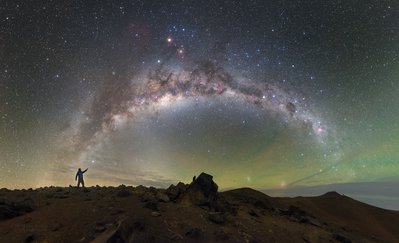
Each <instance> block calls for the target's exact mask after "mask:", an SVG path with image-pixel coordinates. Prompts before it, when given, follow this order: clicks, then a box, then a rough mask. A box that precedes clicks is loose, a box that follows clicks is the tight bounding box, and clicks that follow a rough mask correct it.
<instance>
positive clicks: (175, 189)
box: [165, 182, 188, 201]
mask: <svg viewBox="0 0 399 243" xmlns="http://www.w3.org/2000/svg"><path fill="white" fill-rule="evenodd" d="M187 187H188V186H187V185H186V184H184V183H183V182H179V183H177V185H176V186H175V185H170V186H169V188H168V189H166V191H165V193H166V195H167V196H168V197H169V200H170V201H175V200H176V199H177V198H178V197H179V196H180V195H181V194H182V193H184V192H186V190H187Z"/></svg>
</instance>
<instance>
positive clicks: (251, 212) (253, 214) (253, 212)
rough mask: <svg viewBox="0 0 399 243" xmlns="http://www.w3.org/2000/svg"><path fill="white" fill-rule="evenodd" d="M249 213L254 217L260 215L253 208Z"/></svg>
mask: <svg viewBox="0 0 399 243" xmlns="http://www.w3.org/2000/svg"><path fill="white" fill-rule="evenodd" d="M248 214H249V215H251V216H254V217H259V215H258V214H257V213H256V212H255V211H254V210H253V209H251V210H250V211H249V212H248Z"/></svg>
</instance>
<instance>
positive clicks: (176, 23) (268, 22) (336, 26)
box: [0, 0, 399, 189]
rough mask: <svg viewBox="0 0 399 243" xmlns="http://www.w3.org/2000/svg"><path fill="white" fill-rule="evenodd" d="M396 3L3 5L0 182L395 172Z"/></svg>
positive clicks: (268, 183) (322, 179)
mask: <svg viewBox="0 0 399 243" xmlns="http://www.w3.org/2000/svg"><path fill="white" fill-rule="evenodd" d="M398 8H399V6H398V5H397V3H396V2H395V1H390V0H385V1H378V2H376V1H371V0H367V1H362V2H361V3H359V2H357V1H345V2H339V1H330V2H320V1H302V0H299V1H269V2H267V3H266V2H264V1H257V0H251V1H235V0H233V1H206V0H201V1H167V2H163V1H123V0H118V1H110V2H104V3H99V2H97V3H90V2H77V1H69V2H56V1H47V2H32V3H25V2H19V1H5V2H3V3H2V4H0V13H1V14H0V18H1V19H0V23H1V24H0V55H1V61H0V79H1V80H0V119H1V120H0V151H1V158H0V167H1V170H2V171H3V172H4V173H3V176H2V178H0V186H3V187H12V188H14V187H36V186H44V185H48V184H62V185H64V184H68V183H71V182H70V178H72V177H73V172H74V171H75V170H76V168H77V167H90V174H88V175H87V176H89V175H90V177H91V178H90V180H91V181H92V183H98V184H120V183H125V184H134V185H136V184H146V185H157V186H167V185H168V184H169V183H173V182H176V181H178V180H189V179H190V178H191V176H192V175H193V174H197V173H198V172H201V171H207V172H209V173H211V174H213V175H214V176H215V178H217V179H218V181H219V184H220V185H221V187H222V188H228V187H239V186H251V187H255V188H260V189H262V188H279V187H284V188H285V187H295V186H318V185H325V184H332V183H346V182H348V183H349V182H350V183H361V182H384V181H397V178H398V173H397V171H399V170H398V169H399V162H398V160H399V153H398V152H397V151H399V143H398V141H399V140H398V139H399V127H398V123H397V122H396V121H397V119H398V118H399V116H398V114H399V106H397V105H396V104H397V102H398V97H399V96H398V94H399V85H398V82H397V79H398V77H399V65H398V58H399V57H398V55H399V54H398V53H399V44H398V43H399V41H398V40H399V30H398V28H397V26H398V24H399V17H398V16H399V15H398ZM71 175H72V177H71Z"/></svg>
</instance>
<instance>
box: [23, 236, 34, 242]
mask: <svg viewBox="0 0 399 243" xmlns="http://www.w3.org/2000/svg"><path fill="white" fill-rule="evenodd" d="M24 242H25V243H30V242H35V236H34V235H28V236H27V237H26V238H25V240H24Z"/></svg>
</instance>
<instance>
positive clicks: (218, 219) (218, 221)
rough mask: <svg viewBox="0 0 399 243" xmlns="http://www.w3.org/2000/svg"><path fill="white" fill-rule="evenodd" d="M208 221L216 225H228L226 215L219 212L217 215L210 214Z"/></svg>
mask: <svg viewBox="0 0 399 243" xmlns="http://www.w3.org/2000/svg"><path fill="white" fill-rule="evenodd" d="M208 219H209V220H210V221H212V222H214V223H216V224H224V223H226V218H225V216H224V214H222V213H219V212H217V213H214V212H211V213H209V214H208Z"/></svg>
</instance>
